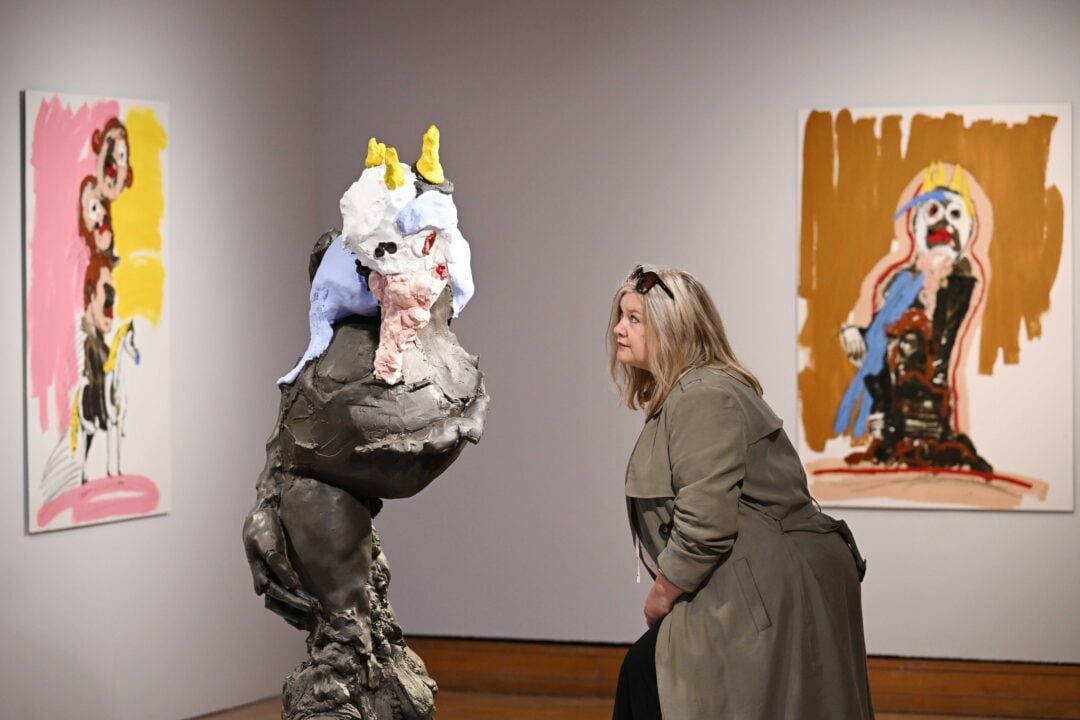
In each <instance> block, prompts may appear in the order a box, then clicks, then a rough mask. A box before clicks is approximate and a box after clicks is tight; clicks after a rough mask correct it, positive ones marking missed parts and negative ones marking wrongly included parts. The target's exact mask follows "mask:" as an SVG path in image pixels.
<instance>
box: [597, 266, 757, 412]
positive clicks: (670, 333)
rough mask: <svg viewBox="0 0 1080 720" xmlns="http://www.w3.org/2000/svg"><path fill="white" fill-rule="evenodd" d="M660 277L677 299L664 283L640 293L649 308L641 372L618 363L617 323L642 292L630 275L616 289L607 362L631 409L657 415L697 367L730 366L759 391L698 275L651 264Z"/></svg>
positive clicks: (755, 379) (755, 380)
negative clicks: (624, 306)
mask: <svg viewBox="0 0 1080 720" xmlns="http://www.w3.org/2000/svg"><path fill="white" fill-rule="evenodd" d="M651 270H652V272H655V273H656V274H657V275H659V276H660V279H661V280H663V281H664V284H665V285H667V286H668V287H669V288H670V289H671V292H672V294H673V295H674V296H675V297H674V299H672V298H671V297H669V296H668V294H667V293H666V292H664V288H662V287H660V286H659V285H655V286H653V288H652V289H651V290H649V291H648V292H647V293H645V294H644V295H639V297H640V298H641V304H642V305H643V306H644V309H643V312H642V321H643V323H644V328H645V347H646V350H647V352H648V360H649V367H650V368H651V369H652V371H651V372H650V371H648V370H641V369H640V368H636V367H631V366H629V365H624V364H623V363H620V362H618V360H616V358H615V354H616V352H617V350H618V347H617V344H616V342H615V335H614V331H615V325H617V324H618V322H619V319H620V318H621V316H622V311H621V309H620V307H619V303H620V302H621V301H622V299H623V297H624V296H626V295H627V294H628V293H632V292H637V291H636V290H635V289H634V285H635V282H634V281H632V280H630V279H627V280H626V282H624V283H623V284H622V286H621V287H619V289H618V290H617V291H616V292H615V299H614V300H612V302H611V317H610V319H609V321H608V328H607V348H608V365H609V369H610V371H611V378H612V380H614V381H615V387H616V388H617V389H618V392H619V397H620V398H621V399H622V401H623V402H625V403H626V405H627V407H629V408H630V409H631V410H637V409H638V408H641V409H643V410H645V412H646V414H647V415H649V416H652V415H654V414H656V413H657V412H659V411H660V408H661V406H663V404H664V400H666V399H667V396H668V394H669V393H670V392H671V390H672V388H674V387H675V384H676V383H678V382H679V379H680V378H682V376H683V375H685V374H686V373H688V372H690V371H691V370H695V369H697V368H712V369H716V370H730V371H732V372H734V373H736V374H737V375H739V376H741V377H742V378H743V379H744V380H746V382H748V383H749V384H750V385H751V386H752V387H753V388H754V390H755V391H756V392H757V394H758V395H761V393H762V390H761V383H760V382H758V379H757V378H756V377H754V374H753V373H752V372H750V371H749V370H747V369H746V368H745V367H743V366H742V364H741V363H740V362H739V361H738V359H737V358H736V357H735V353H734V351H732V349H731V343H729V342H728V338H727V333H726V332H725V331H724V322H723V321H722V320H721V319H720V313H719V312H718V311H717V310H716V304H715V303H713V300H712V298H711V297H710V296H709V292H708V291H707V290H706V289H705V286H704V285H702V284H701V281H699V280H698V279H697V278H696V277H694V276H693V275H691V274H690V273H688V272H686V271H685V270H679V269H677V268H651Z"/></svg>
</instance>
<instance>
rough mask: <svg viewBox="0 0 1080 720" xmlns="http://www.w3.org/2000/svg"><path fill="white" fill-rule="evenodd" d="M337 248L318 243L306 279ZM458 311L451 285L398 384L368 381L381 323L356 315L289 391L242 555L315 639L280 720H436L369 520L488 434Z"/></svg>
mask: <svg viewBox="0 0 1080 720" xmlns="http://www.w3.org/2000/svg"><path fill="white" fill-rule="evenodd" d="M331 238H332V235H331V234H330V233H327V234H326V235H324V236H323V237H322V238H320V239H319V241H318V242H317V243H316V246H315V249H314V251H313V252H312V259H311V264H310V267H309V269H310V272H311V274H312V275H314V271H315V269H317V267H318V261H319V259H320V258H321V256H322V253H323V252H324V251H325V249H326V247H327V245H328V243H329V242H330V241H331ZM450 313H451V296H450V291H449V288H447V289H446V290H444V292H443V294H442V295H441V296H440V297H439V299H438V300H436V302H435V304H434V305H433V306H432V308H431V320H430V322H429V323H428V324H427V325H425V326H424V327H423V328H421V329H420V330H419V331H418V333H417V338H416V341H415V343H414V344H413V346H411V347H409V348H407V349H406V351H405V356H404V358H403V362H402V381H401V382H399V383H397V384H394V385H387V384H386V383H385V382H383V381H382V380H379V379H378V378H376V377H375V375H374V372H373V366H374V357H375V351H376V348H377V347H378V343H379V327H380V326H379V320H378V318H363V317H356V316H353V317H349V318H346V319H344V320H342V321H340V322H338V323H337V324H336V325H335V327H334V334H333V338H332V340H331V342H330V346H329V348H328V349H327V351H326V352H325V354H324V355H322V356H321V357H319V358H317V359H316V360H314V361H312V362H310V363H308V365H307V366H305V367H304V368H303V370H302V371H301V372H300V375H299V376H298V377H297V378H296V380H295V382H293V383H292V384H288V385H284V386H282V388H281V404H280V407H279V411H278V418H277V423H276V425H275V428H274V431H273V433H272V434H271V436H270V439H269V440H268V441H267V447H266V465H265V467H264V468H263V472H262V474H261V475H260V477H259V481H258V486H257V487H258V500H257V502H256V505H255V507H254V508H253V509H252V511H251V513H249V515H248V518H247V520H246V522H245V524H244V544H245V548H246V550H247V554H248V560H249V564H250V565H251V570H252V575H253V577H254V580H255V590H256V592H258V593H260V594H264V595H265V597H266V605H267V607H268V608H270V609H271V610H273V611H274V612H276V613H278V614H279V615H281V616H282V617H283V618H285V619H286V620H287V621H288V622H289V623H290V624H292V625H294V626H296V627H298V628H302V629H304V630H307V631H308V632H309V637H308V648H309V658H308V659H307V660H305V661H304V663H303V664H301V666H300V667H298V668H297V669H296V670H295V671H294V672H293V674H292V675H290V676H289V678H288V679H287V680H286V682H285V688H284V693H283V701H284V702H283V710H282V717H283V718H285V719H286V720H309V719H311V718H324V717H325V718H364V719H365V720H367V719H373V718H378V719H380V720H382V719H383V718H385V719H386V720H389V719H390V718H394V719H401V720H413V719H414V718H415V719H417V720H421V719H427V718H430V717H431V716H432V715H433V713H434V699H433V696H434V692H435V690H436V685H435V683H434V681H432V680H431V678H430V677H428V675H427V672H426V669H425V668H424V666H423V663H422V662H421V661H420V659H419V658H418V657H417V656H416V655H415V654H414V653H412V652H411V651H410V650H409V649H408V647H407V646H406V645H405V641H404V639H403V636H402V633H401V628H400V627H399V626H398V625H397V621H396V618H395V617H394V615H393V611H392V610H391V608H390V605H389V603H388V601H387V598H386V593H387V585H388V583H389V567H388V566H387V565H386V559H385V556H384V555H383V554H382V552H381V548H380V545H379V540H378V536H377V534H376V533H375V531H374V528H373V527H372V522H371V521H372V517H373V516H374V515H375V514H376V513H377V512H378V510H379V508H381V506H382V500H384V499H392V498H404V497H409V496H411V495H415V494H416V493H417V492H419V491H420V490H422V489H423V488H425V487H427V485H428V484H430V483H431V482H432V481H433V480H434V479H435V478H436V477H438V476H439V475H440V474H441V473H442V472H443V471H444V470H446V468H447V467H449V466H450V464H451V463H452V462H453V461H454V460H455V459H456V458H457V456H458V455H459V454H460V453H461V450H462V448H463V447H464V445H465V443H466V442H477V441H478V440H479V439H480V435H481V433H482V432H483V427H484V419H485V415H486V413H487V407H488V396H487V394H486V392H485V391H484V385H483V377H482V375H481V373H480V371H479V369H478V367H477V360H476V358H475V357H474V356H472V355H470V354H469V353H467V352H466V351H465V350H464V349H463V348H462V347H461V346H460V345H459V344H458V342H457V338H456V337H455V336H454V334H453V333H452V332H450V329H449V319H450Z"/></svg>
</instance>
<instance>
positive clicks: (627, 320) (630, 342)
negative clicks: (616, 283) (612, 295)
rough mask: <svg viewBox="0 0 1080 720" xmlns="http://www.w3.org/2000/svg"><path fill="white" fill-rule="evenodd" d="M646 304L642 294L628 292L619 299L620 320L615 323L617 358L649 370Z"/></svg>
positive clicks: (627, 363)
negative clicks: (642, 300) (646, 338)
mask: <svg viewBox="0 0 1080 720" xmlns="http://www.w3.org/2000/svg"><path fill="white" fill-rule="evenodd" d="M644 311H645V308H644V305H643V303H642V302H641V295H639V294H637V293H636V292H628V293H626V294H625V295H623V296H622V299H621V300H619V322H618V323H616V324H615V330H614V332H615V343H616V350H615V359H616V360H617V361H619V362H621V363H623V364H624V365H629V366H631V367H636V368H638V369H640V370H646V371H648V370H649V353H648V345H647V344H646V342H645V318H644Z"/></svg>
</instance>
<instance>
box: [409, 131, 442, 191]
mask: <svg viewBox="0 0 1080 720" xmlns="http://www.w3.org/2000/svg"><path fill="white" fill-rule="evenodd" d="M416 171H417V172H418V173H420V177H422V178H424V179H425V180H427V181H428V182H429V183H431V184H432V185H442V184H443V182H444V181H445V180H446V175H445V174H444V173H443V169H442V163H440V162H439V128H437V127H435V126H434V125H432V126H431V127H429V128H428V129H427V132H426V133H424V148H423V150H422V151H421V153H420V159H419V160H417V161H416Z"/></svg>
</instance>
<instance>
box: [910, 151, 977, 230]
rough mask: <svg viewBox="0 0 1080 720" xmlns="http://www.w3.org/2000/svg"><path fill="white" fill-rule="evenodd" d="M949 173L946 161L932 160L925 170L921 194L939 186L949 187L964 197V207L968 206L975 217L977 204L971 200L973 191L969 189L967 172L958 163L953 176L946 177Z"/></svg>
mask: <svg viewBox="0 0 1080 720" xmlns="http://www.w3.org/2000/svg"><path fill="white" fill-rule="evenodd" d="M947 175H948V173H947V171H946V170H945V163H942V162H932V163H930V164H929V165H927V166H926V169H925V170H923V182H922V190H921V191H920V194H922V193H928V192H930V191H931V190H934V189H935V188H939V187H943V188H947V189H948V190H951V191H953V192H954V193H956V194H957V195H959V196H960V197H962V198H963V199H964V207H966V208H967V211H968V215H970V216H972V217H974V216H975V205H974V203H972V202H971V192H970V191H969V189H968V179H967V173H965V172H964V168H962V167H960V166H959V165H956V166H955V167H954V168H953V174H952V178H951V179H946V178H947Z"/></svg>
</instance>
